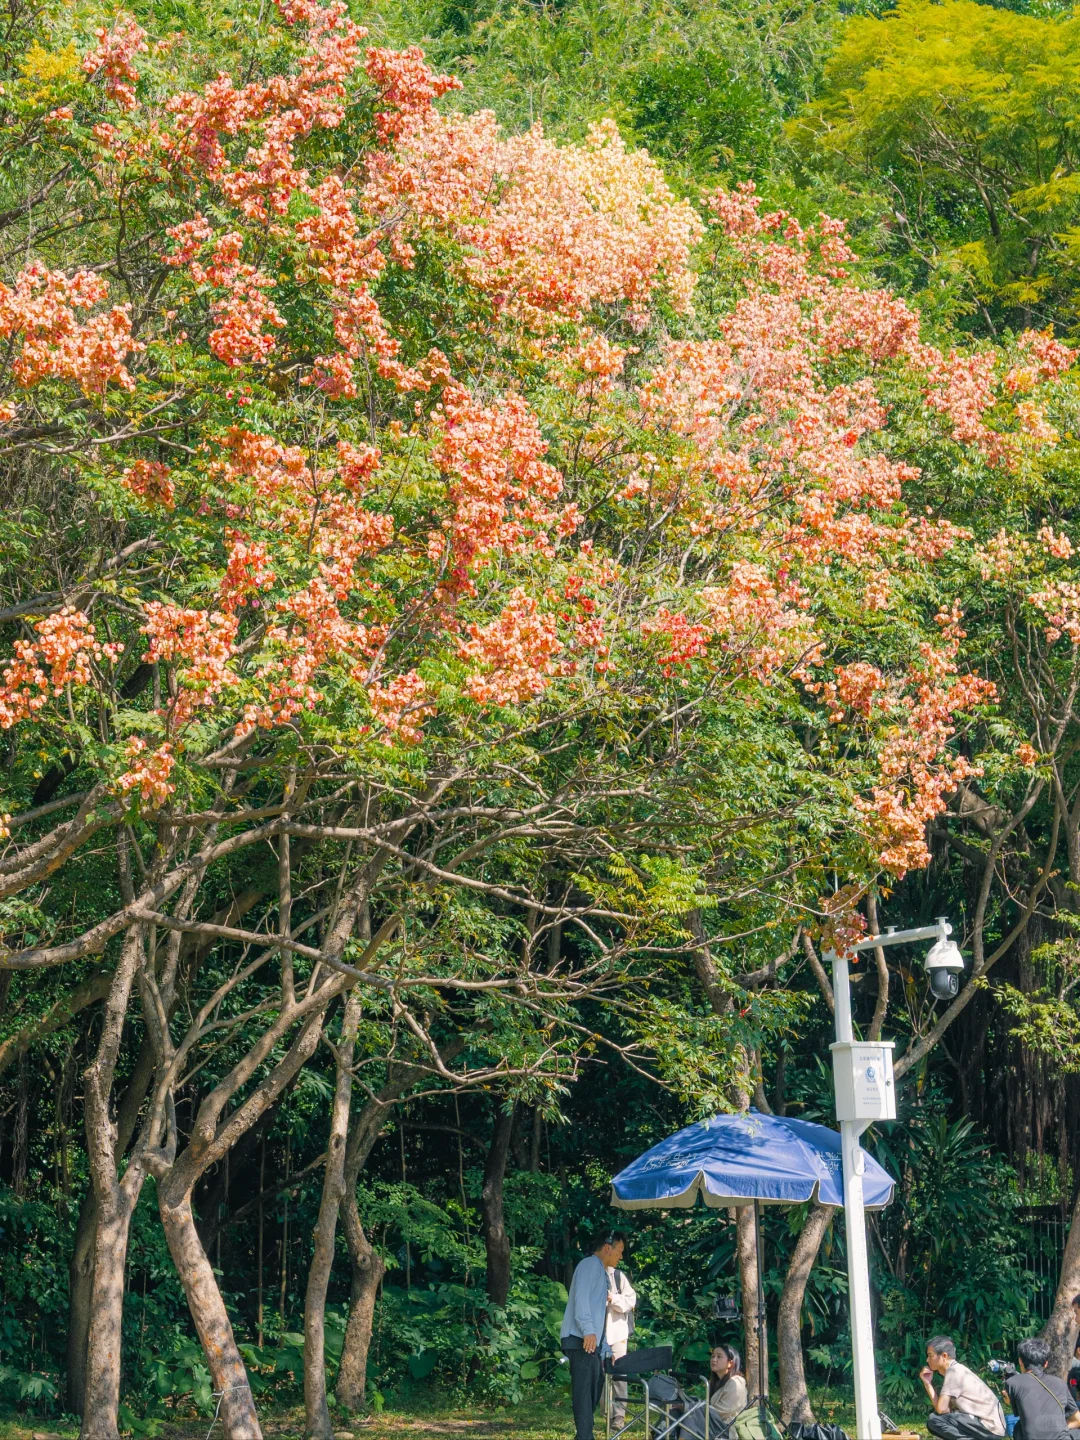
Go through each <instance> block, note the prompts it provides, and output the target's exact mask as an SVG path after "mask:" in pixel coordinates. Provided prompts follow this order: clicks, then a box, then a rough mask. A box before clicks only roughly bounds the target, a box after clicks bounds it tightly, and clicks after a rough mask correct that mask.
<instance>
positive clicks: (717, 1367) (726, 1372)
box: [709, 1345, 746, 1428]
mask: <svg viewBox="0 0 1080 1440" xmlns="http://www.w3.org/2000/svg"><path fill="white" fill-rule="evenodd" d="M745 1409H746V1380H745V1379H744V1378H743V1374H742V1357H741V1356H740V1354H739V1352H738V1350H736V1349H734V1347H733V1346H731V1345H715V1346H714V1347H713V1352H712V1355H711V1357H710V1359H709V1410H710V1412H711V1413H710V1417H709V1418H710V1420H711V1421H712V1422H713V1424H715V1425H716V1426H717V1427H718V1428H722V1427H724V1426H726V1425H729V1424H730V1423H731V1422H732V1421H733V1420H734V1419H735V1417H736V1415H740V1414H741V1413H742V1412H743V1411H744V1410H745Z"/></svg>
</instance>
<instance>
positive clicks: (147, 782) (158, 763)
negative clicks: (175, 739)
mask: <svg viewBox="0 0 1080 1440" xmlns="http://www.w3.org/2000/svg"><path fill="white" fill-rule="evenodd" d="M124 760H125V762H126V764H127V766H128V768H127V769H126V770H125V771H124V772H123V774H122V775H120V776H119V777H118V779H117V781H116V785H115V789H116V790H117V792H118V793H119V794H121V795H133V794H135V793H138V796H139V799H140V800H141V801H142V802H143V804H144V805H146V806H148V807H149V808H150V809H151V810H160V809H161V807H162V805H164V804H165V803H166V801H167V800H168V798H169V796H170V795H172V794H173V792H174V791H175V790H176V786H175V785H173V784H171V783H170V782H169V776H170V775H171V774H172V771H173V766H174V765H175V764H176V757H175V756H174V755H173V753H172V746H171V745H170V744H169V743H168V742H166V743H165V744H164V745H160V746H159V747H158V748H157V749H156V750H151V749H150V748H149V746H148V745H147V743H146V741H145V740H143V739H141V738H140V737H139V736H138V735H133V736H132V737H131V739H130V740H129V741H128V743H127V746H126V748H125V751H124Z"/></svg>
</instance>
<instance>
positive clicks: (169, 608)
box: [143, 600, 238, 731]
mask: <svg viewBox="0 0 1080 1440" xmlns="http://www.w3.org/2000/svg"><path fill="white" fill-rule="evenodd" d="M144 612H145V615H146V624H145V625H144V626H143V634H144V635H148V636H149V637H150V644H149V647H148V648H147V651H146V660H147V662H148V663H150V664H154V663H156V662H157V661H164V662H165V663H166V664H168V665H169V666H170V669H171V673H172V674H173V675H174V676H175V682H176V685H175V694H172V695H171V696H170V700H169V705H168V712H167V713H168V723H169V728H170V730H173V731H179V730H182V729H183V727H184V726H185V725H186V724H188V722H189V721H190V720H191V719H192V717H193V716H194V715H195V712H196V711H197V710H200V709H206V708H209V707H211V706H213V705H214V703H215V702H216V700H217V698H218V696H219V695H220V694H221V692H222V690H224V689H225V688H226V687H227V686H230V685H235V684H236V683H237V680H238V676H237V674H236V672H235V670H234V669H233V668H232V660H233V655H234V651H233V642H234V641H235V639H236V631H237V620H236V616H235V615H231V614H222V613H221V612H219V611H216V610H210V611H207V610H195V609H185V608H183V607H182V606H179V605H168V604H165V603H164V602H162V601H160V600H151V601H148V602H147V604H146V606H145V607H144Z"/></svg>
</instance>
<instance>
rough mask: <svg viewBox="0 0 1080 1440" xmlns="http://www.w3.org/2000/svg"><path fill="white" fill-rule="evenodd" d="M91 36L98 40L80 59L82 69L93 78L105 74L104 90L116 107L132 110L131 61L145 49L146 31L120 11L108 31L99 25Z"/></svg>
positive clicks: (133, 72)
mask: <svg viewBox="0 0 1080 1440" xmlns="http://www.w3.org/2000/svg"><path fill="white" fill-rule="evenodd" d="M94 35H95V38H96V39H97V42H98V43H97V45H96V46H95V47H94V49H93V50H91V51H90V52H89V53H88V54H87V55H86V56H85V58H84V59H83V69H84V70H85V71H86V73H87V75H89V76H91V77H93V78H97V77H98V76H103V77H104V79H105V93H106V95H107V96H108V97H109V99H110V100H113V101H115V103H116V105H117V106H118V107H119V109H121V110H134V109H135V82H136V80H138V78H139V72H138V71H137V70H136V69H135V67H134V65H133V64H132V63H131V62H132V61H133V60H134V58H135V56H136V55H138V54H139V52H140V51H142V50H146V49H148V46H147V44H146V31H145V30H144V29H143V28H142V27H141V26H140V25H138V24H137V23H136V21H135V20H134V18H133V17H132V16H131V15H126V14H124V13H123V12H121V13H120V14H119V15H118V16H117V17H116V21H115V23H114V24H113V28H112V29H111V30H106V29H105V28H104V26H102V27H101V28H99V29H97V30H95V31H94ZM69 118H70V117H69Z"/></svg>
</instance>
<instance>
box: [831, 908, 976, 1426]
mask: <svg viewBox="0 0 1080 1440" xmlns="http://www.w3.org/2000/svg"><path fill="white" fill-rule="evenodd" d="M951 934H952V926H951V925H950V924H949V923H948V921H947V920H939V921H938V922H937V924H936V925H923V926H920V927H919V928H918V929H915V930H897V929H896V928H895V927H892V928H890V929H889V930H887V931H886V932H885V934H884V935H873V936H870V937H868V938H867V939H866V940H860V941H859V942H858V944H856V945H853V946H852V947H851V948H852V950H853V951H862V950H875V949H877V948H878V946H885V945H910V944H912V943H913V942H915V941H918V940H933V941H934V942H935V944H934V945H933V947H932V948H931V950H930V953H929V955H928V956H927V957H926V966H927V969H928V970H929V972H930V986H931V989H932V990H933V992H934V994H935V995H936V996H938V997H939V998H940V999H946V998H948V997H949V996H951V995H955V994H956V991H957V988H958V976H959V973H960V972H961V971H962V970H963V968H964V961H963V957H962V956H961V954H960V951H959V949H958V948H957V946H956V944H955V943H954V942H953V941H952V940H950V939H949V936H950V935H951ZM825 958H826V959H828V960H831V961H832V967H833V998H834V1004H835V1007H836V1043H835V1044H833V1045H831V1046H830V1047H829V1048H830V1049H831V1050H832V1057H833V1082H834V1085H835V1088H836V1118H837V1119H838V1120H839V1121H840V1153H841V1157H842V1160H843V1167H844V1229H845V1232H846V1235H847V1263H848V1304H849V1305H850V1307H851V1354H852V1362H853V1368H854V1372H855V1434H856V1437H857V1440H881V1417H880V1415H879V1414H878V1403H877V1376H876V1375H875V1373H874V1333H873V1325H872V1322H871V1315H870V1266H869V1262H868V1259H867V1254H866V1212H865V1209H864V1204H863V1179H862V1177H863V1160H862V1151H861V1148H860V1146H859V1138H860V1136H861V1135H862V1133H863V1131H864V1130H865V1129H866V1128H867V1127H868V1126H869V1125H872V1124H873V1123H874V1121H875V1120H895V1119H896V1091H895V1087H894V1085H893V1068H892V1052H893V1042H892V1041H891V1040H880V1041H875V1042H873V1043H870V1042H865V1043H864V1042H863V1041H857V1040H856V1039H855V1034H854V1031H853V1030H852V1028H851V987H850V983H849V978H848V962H847V960H846V958H841V957H840V956H839V955H837V954H836V953H835V951H826V952H825Z"/></svg>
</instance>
